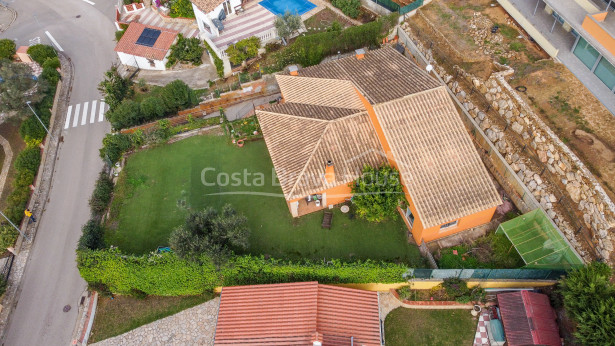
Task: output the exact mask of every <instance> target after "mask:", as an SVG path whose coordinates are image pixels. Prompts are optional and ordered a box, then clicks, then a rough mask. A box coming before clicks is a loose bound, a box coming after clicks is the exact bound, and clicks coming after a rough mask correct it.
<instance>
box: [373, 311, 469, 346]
mask: <svg viewBox="0 0 615 346" xmlns="http://www.w3.org/2000/svg"><path fill="white" fill-rule="evenodd" d="M476 324H477V320H476V319H474V318H473V317H472V315H471V314H470V311H469V310H422V309H408V308H403V307H401V308H397V309H395V310H393V311H391V312H390V313H389V314H388V315H387V318H386V320H385V321H384V336H385V341H386V344H387V346H397V345H431V346H435V345H451V346H457V345H472V342H473V340H474V334H475V333H476Z"/></svg>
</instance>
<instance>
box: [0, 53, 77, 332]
mask: <svg viewBox="0 0 615 346" xmlns="http://www.w3.org/2000/svg"><path fill="white" fill-rule="evenodd" d="M58 58H59V59H60V62H61V64H62V80H61V83H59V84H58V89H57V90H56V95H55V98H54V103H53V107H52V108H51V119H50V123H49V128H50V129H51V138H49V136H47V138H46V139H45V141H44V143H46V144H45V147H44V149H43V155H42V158H41V165H40V166H39V171H38V173H37V175H36V179H35V182H34V186H36V187H37V189H36V190H35V192H34V193H33V194H32V195H31V196H30V201H29V202H28V208H30V209H31V210H36V212H37V213H38V214H39V215H42V213H43V212H44V211H45V206H46V204H47V200H48V195H49V190H50V189H51V186H52V182H53V173H54V166H55V162H56V160H57V156H58V151H59V144H60V134H61V132H62V128H61V126H60V125H58V124H61V123H62V121H61V120H62V119H63V118H64V114H66V108H67V104H68V101H69V99H70V94H71V92H72V85H73V71H74V67H73V64H72V61H71V60H70V58H69V57H68V56H67V55H66V54H64V53H62V52H58ZM58 114H59V115H58ZM58 116H59V117H60V119H58V118H57V117H58ZM41 218H42V217H39V219H41ZM39 224H40V222H38V223H34V224H32V225H28V223H27V221H26V220H22V222H21V224H20V226H21V227H20V228H21V229H22V230H24V233H25V234H27V235H30V237H31V239H32V240H31V241H30V242H24V239H23V237H22V236H21V235H20V236H19V238H18V239H17V242H16V243H15V251H16V253H17V255H16V256H15V263H14V265H13V267H14V271H13V275H11V276H10V277H9V283H8V286H7V289H6V294H5V295H4V298H3V299H2V306H3V307H4V308H3V309H2V311H1V312H0V336H1V337H0V341H1V342H2V343H3V342H4V337H5V334H6V330H7V329H8V327H9V326H10V322H11V321H10V314H11V311H12V310H13V308H15V306H16V305H17V302H18V301H19V295H20V293H21V289H22V287H21V281H22V277H23V273H24V271H25V267H26V265H27V262H28V257H29V254H30V249H31V247H32V245H33V244H34V238H35V237H36V233H37V231H38V225H39Z"/></svg>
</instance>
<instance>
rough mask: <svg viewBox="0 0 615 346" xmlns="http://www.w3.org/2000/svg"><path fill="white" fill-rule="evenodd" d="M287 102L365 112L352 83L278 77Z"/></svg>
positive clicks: (334, 80) (322, 79)
mask: <svg viewBox="0 0 615 346" xmlns="http://www.w3.org/2000/svg"><path fill="white" fill-rule="evenodd" d="M275 77H276V81H277V82H278V85H279V86H280V92H281V93H282V95H284V100H285V101H286V102H293V103H305V104H312V105H320V106H328V107H337V108H349V109H357V110H365V106H364V105H363V102H361V98H360V97H359V94H358V93H357V92H356V91H355V88H354V84H353V83H352V82H351V81H347V80H339V79H337V80H336V79H324V78H307V77H297V76H286V75H276V76H275Z"/></svg>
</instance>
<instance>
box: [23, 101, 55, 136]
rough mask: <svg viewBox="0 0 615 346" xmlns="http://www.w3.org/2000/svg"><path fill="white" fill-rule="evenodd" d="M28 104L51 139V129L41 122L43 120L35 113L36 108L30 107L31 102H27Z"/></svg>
mask: <svg viewBox="0 0 615 346" xmlns="http://www.w3.org/2000/svg"><path fill="white" fill-rule="evenodd" d="M26 104H27V105H28V107H30V110H31V111H32V113H34V116H36V119H38V121H39V122H40V123H41V125H43V128H44V129H45V131H47V134H48V135H49V138H51V133H49V129H47V126H45V124H43V121H42V120H41V118H39V117H38V114H36V112H35V111H34V108H32V106H30V101H26Z"/></svg>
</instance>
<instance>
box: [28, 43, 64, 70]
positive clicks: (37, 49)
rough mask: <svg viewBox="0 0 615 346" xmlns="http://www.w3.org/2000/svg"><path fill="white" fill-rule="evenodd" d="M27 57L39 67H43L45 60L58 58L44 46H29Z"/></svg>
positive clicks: (53, 51) (54, 52)
mask: <svg viewBox="0 0 615 346" xmlns="http://www.w3.org/2000/svg"><path fill="white" fill-rule="evenodd" d="M28 55H29V56H30V57H31V58H32V60H34V61H36V62H37V63H38V64H39V65H41V66H43V64H44V63H45V61H46V60H47V59H51V58H54V57H56V56H58V54H57V53H56V50H55V49H53V47H51V46H48V45H46V44H35V45H34V46H30V48H28Z"/></svg>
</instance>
